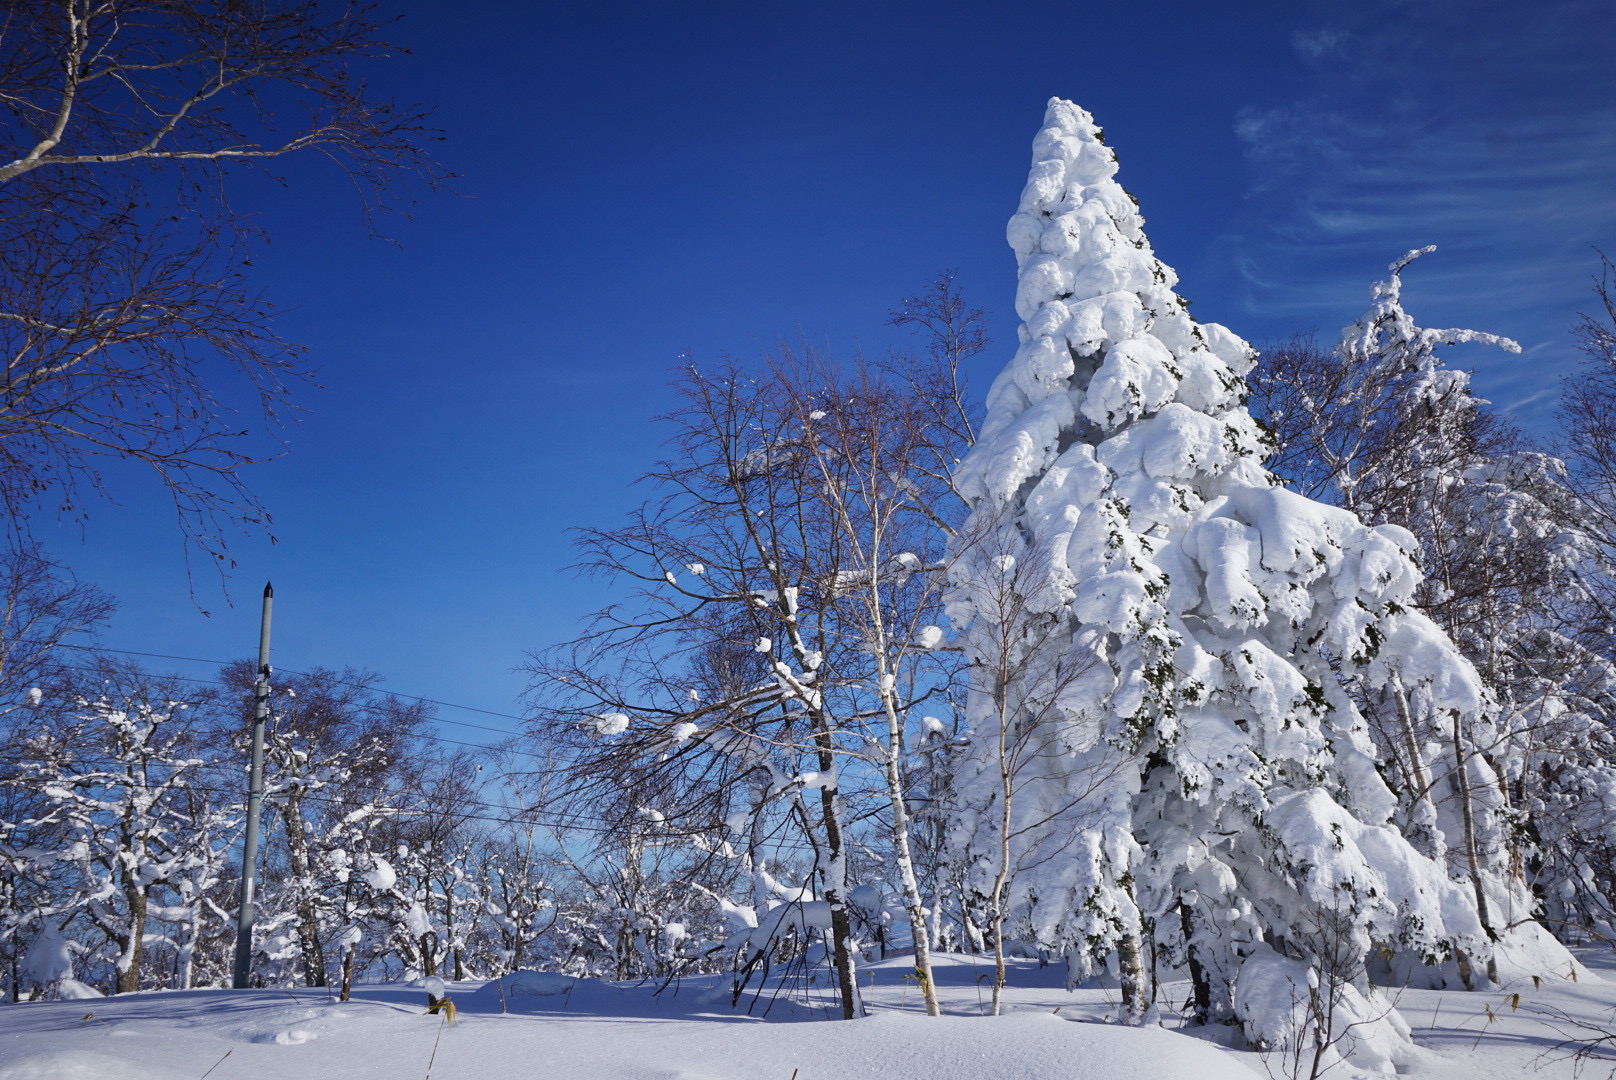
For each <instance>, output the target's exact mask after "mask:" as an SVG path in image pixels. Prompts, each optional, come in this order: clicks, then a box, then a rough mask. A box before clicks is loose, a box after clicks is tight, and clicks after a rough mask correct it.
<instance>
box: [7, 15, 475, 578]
mask: <svg viewBox="0 0 1616 1080" xmlns="http://www.w3.org/2000/svg"><path fill="white" fill-rule="evenodd" d="M383 24H384V20H383V19H382V18H381V17H380V16H379V15H378V14H377V12H376V11H375V9H374V8H372V7H367V6H345V7H339V8H336V9H333V10H324V9H321V8H320V7H319V6H317V5H316V4H314V3H296V4H284V5H283V4H278V3H267V2H257V0H254V2H248V3H235V2H226V0H59V2H45V0H29V2H24V3H18V4H12V5H10V6H9V7H8V9H7V13H6V16H5V20H4V22H3V23H0V140H3V142H4V144H5V145H6V146H7V147H8V148H9V149H7V150H5V151H0V158H5V159H7V160H6V163H5V164H0V355H3V356H4V358H5V370H4V372H3V373H0V509H3V511H4V513H5V514H6V515H7V516H8V517H9V518H10V520H11V523H12V526H13V529H14V531H16V532H17V533H19V534H23V535H25V534H26V531H27V526H26V522H27V517H28V516H29V514H30V513H32V512H33V511H34V510H36V509H38V508H40V507H41V506H42V505H43V506H44V508H45V509H47V510H55V511H57V512H58V513H60V514H62V515H64V516H69V517H73V516H79V517H82V515H83V513H84V508H83V506H82V504H81V502H80V499H81V498H82V493H83V492H85V491H86V489H88V491H90V492H94V493H99V494H106V493H107V491H108V487H109V476H108V469H109V468H112V467H113V463H114V462H119V461H123V462H130V461H132V462H136V463H138V464H139V465H142V466H145V467H146V468H148V469H149V470H150V471H151V472H152V473H153V474H154V475H155V476H156V478H157V481H158V483H159V484H160V485H161V486H162V487H163V488H164V489H165V490H166V492H167V493H168V495H169V497H170V498H171V499H172V502H173V506H174V510H175V514H176V517H177V520H178V524H179V528H180V530H181V532H182V534H183V536H184V537H185V539H186V541H187V545H186V550H187V552H188V553H189V552H190V551H191V550H193V549H197V550H201V551H202V552H204V553H206V554H207V555H208V556H209V557H211V558H212V559H214V560H216V561H217V562H218V563H219V564H220V565H221V566H222V565H225V564H227V563H228V554H227V551H226V544H225V536H226V533H227V532H228V531H229V529H228V527H229V526H241V527H263V526H267V524H268V515H267V513H266V512H265V510H264V508H263V507H262V505H261V504H260V503H259V501H258V499H257V498H256V497H255V496H254V495H253V494H252V493H251V491H250V490H249V489H248V488H247V486H246V485H245V482H244V480H243V477H242V474H241V471H242V468H243V466H246V465H248V464H250V463H252V462H254V461H258V460H261V459H262V455H261V454H260V453H258V452H256V451H255V450H254V449H252V447H253V445H254V444H253V443H252V442H251V440H250V439H248V438H247V437H248V435H249V432H248V431H245V430H243V428H244V427H248V426H250V425H245V424H243V423H242V421H241V420H240V419H239V418H237V417H235V416H234V415H233V414H234V413H235V411H236V407H237V406H238V405H241V404H243V403H244V402H245V403H247V404H248V407H250V408H252V409H253V410H255V411H257V412H258V413H260V415H261V417H262V419H263V420H264V421H265V422H266V424H267V426H268V428H269V429H270V430H271V432H273V431H274V429H275V428H277V427H278V425H279V424H280V423H281V422H282V420H283V413H284V411H285V410H286V409H287V408H288V407H289V406H290V405H291V391H292V388H293V386H294V385H295V384H297V383H299V382H302V381H306V379H307V377H308V373H307V372H306V370H305V369H304V368H303V366H302V364H301V361H300V359H299V356H300V351H301V350H300V349H298V348H297V347H296V346H293V345H289V344H288V343H286V342H284V341H282V340H281V339H280V338H279V337H278V336H277V335H276V333H275V331H274V329H273V327H272V326H271V321H270V316H271V311H272V309H271V307H270V305H269V304H268V303H266V302H265V301H263V300H262V299H260V298H259V297H258V296H256V295H255V294H254V293H253V292H251V291H250V290H249V289H248V287H247V285H246V283H245V280H244V273H245V271H246V268H247V267H249V266H250V263H251V260H250V257H249V255H250V250H249V248H250V242H251V241H252V240H253V239H254V238H255V237H256V235H257V229H256V227H255V226H254V225H253V224H252V223H251V222H249V221H248V220H247V219H245V218H243V217H241V216H240V215H238V214H237V213H236V212H235V210H234V209H233V207H232V206H231V204H230V203H229V201H228V200H227V198H226V195H225V186H224V181H225V173H226V171H227V168H228V167H230V166H258V167H264V166H267V165H269V164H271V163H273V162H274V161H275V160H276V159H277V158H280V157H282V156H284V155H287V154H293V153H300V152H310V153H318V154H323V155H324V156H326V157H327V158H329V159H331V160H332V161H334V162H335V163H336V164H337V165H338V166H339V167H341V168H342V169H343V170H344V171H345V172H346V173H347V174H348V176H349V177H350V178H351V179H352V180H353V182H354V186H355V187H356V189H357V190H358V191H359V193H360V195H361V198H362V199H363V201H364V205H365V209H366V213H367V216H368V215H369V213H370V211H371V210H372V209H376V208H384V207H387V206H389V205H397V204H398V201H399V200H398V198H397V197H399V196H402V197H404V198H408V196H409V190H408V188H407V186H406V184H405V181H407V180H408V179H410V178H418V179H419V180H420V181H422V182H424V183H425V184H426V185H427V186H428V187H436V186H438V185H439V184H440V183H441V181H442V180H443V179H444V177H445V174H444V173H443V172H442V171H441V170H440V169H439V168H438V167H437V166H436V165H435V164H434V163H433V162H432V160H431V159H430V157H429V156H428V155H427V154H426V152H425V150H424V149H423V143H424V142H425V141H426V140H428V139H430V138H431V137H432V134H431V132H430V131H429V129H427V128H426V127H425V125H424V116H423V114H422V113H421V111H420V110H418V109H397V108H395V107H394V106H393V105H392V104H391V103H389V102H387V101H384V100H381V99H378V98H376V97H374V96H373V95H372V94H371V93H370V91H369V90H368V89H367V87H366V85H365V83H364V82H363V80H362V79H361V78H360V76H359V75H358V74H357V72H355V71H354V70H353V66H352V65H354V64H355V63H356V62H363V61H365V60H368V59H372V58H379V57H382V56H385V55H386V54H388V53H389V52H396V51H398V50H397V48H396V47H395V46H392V45H389V44H388V43H387V42H386V41H384V40H383V39H382V38H381V37H380V32H381V28H382V26H383Z"/></svg>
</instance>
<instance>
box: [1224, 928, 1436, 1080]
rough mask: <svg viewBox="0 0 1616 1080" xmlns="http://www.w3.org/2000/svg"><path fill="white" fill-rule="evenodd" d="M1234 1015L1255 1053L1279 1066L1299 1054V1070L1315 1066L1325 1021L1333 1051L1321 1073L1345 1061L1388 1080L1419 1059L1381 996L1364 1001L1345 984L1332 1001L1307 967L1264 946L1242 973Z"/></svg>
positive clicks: (1326, 1055) (1404, 1029)
mask: <svg viewBox="0 0 1616 1080" xmlns="http://www.w3.org/2000/svg"><path fill="white" fill-rule="evenodd" d="M1332 996H1333V997H1334V998H1335V1000H1334V1001H1333V1002H1332V1001H1331V1000H1330V999H1331V997H1332ZM1234 1012H1235V1016H1236V1017H1237V1018H1238V1019H1239V1021H1240V1026H1241V1028H1242V1030H1244V1032H1245V1035H1246V1038H1247V1039H1248V1040H1249V1041H1250V1042H1251V1045H1252V1046H1254V1047H1256V1048H1257V1049H1258V1050H1260V1051H1264V1052H1274V1053H1277V1054H1279V1055H1280V1056H1281V1057H1282V1058H1283V1057H1289V1056H1290V1055H1292V1054H1295V1053H1298V1052H1299V1053H1300V1055H1301V1061H1302V1068H1303V1069H1304V1070H1309V1069H1311V1066H1312V1061H1313V1054H1314V1046H1315V1045H1316V1039H1317V1036H1318V1032H1319V1027H1320V1024H1319V1022H1318V1020H1319V1017H1320V1015H1321V1014H1322V1015H1323V1016H1325V1017H1327V1020H1326V1023H1325V1024H1324V1029H1325V1038H1326V1040H1327V1041H1328V1042H1329V1044H1330V1045H1328V1046H1326V1047H1325V1049H1324V1053H1323V1057H1322V1060H1321V1061H1320V1062H1319V1064H1320V1068H1321V1069H1329V1068H1331V1067H1333V1066H1334V1065H1336V1064H1339V1063H1340V1062H1342V1061H1346V1062H1348V1063H1350V1064H1351V1065H1353V1066H1356V1067H1357V1068H1359V1069H1362V1070H1364V1071H1365V1072H1370V1073H1383V1074H1388V1075H1390V1074H1395V1073H1396V1072H1397V1067H1398V1065H1406V1064H1409V1063H1411V1062H1412V1061H1414V1060H1415V1059H1416V1057H1417V1055H1418V1050H1417V1049H1416V1048H1415V1046H1414V1040H1413V1038H1412V1037H1411V1035H1410V1031H1409V1026H1408V1024H1407V1023H1406V1022H1405V1021H1404V1020H1403V1018H1402V1017H1401V1016H1399V1015H1398V1013H1397V1010H1396V1009H1395V1008H1393V1007H1392V1004H1391V1003H1390V1002H1389V1001H1387V1000H1386V999H1385V998H1383V997H1382V996H1381V994H1380V993H1379V991H1376V990H1371V991H1370V992H1369V996H1368V997H1367V998H1366V997H1365V996H1364V995H1363V994H1362V993H1360V992H1359V990H1358V988H1357V987H1355V986H1353V985H1352V984H1351V983H1350V982H1343V983H1341V984H1340V985H1338V986H1337V987H1336V988H1335V990H1334V993H1333V994H1332V992H1331V989H1330V987H1329V986H1328V985H1321V983H1320V980H1319V978H1318V976H1317V975H1316V974H1315V973H1314V972H1313V970H1312V969H1310V968H1309V967H1308V965H1307V964H1305V963H1303V962H1301V961H1300V960H1292V959H1290V958H1289V957H1286V956H1281V955H1280V954H1279V953H1277V952H1275V951H1274V950H1273V949H1271V948H1268V947H1267V946H1262V947H1260V948H1259V949H1258V950H1257V951H1256V952H1254V953H1253V954H1252V955H1251V956H1249V957H1247V958H1246V961H1245V963H1243V964H1241V965H1240V974H1239V976H1238V977H1237V978H1236V980H1235V989H1234Z"/></svg>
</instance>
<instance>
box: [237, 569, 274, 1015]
mask: <svg viewBox="0 0 1616 1080" xmlns="http://www.w3.org/2000/svg"><path fill="white" fill-rule="evenodd" d="M274 604H275V589H274V586H273V585H270V584H266V585H265V586H264V617H263V622H261V623H260V624H259V627H258V682H257V684H256V686H255V687H254V689H253V728H252V766H251V771H250V772H249V774H248V778H247V838H246V840H245V842H244V843H243V844H242V847H241V907H240V908H239V909H238V910H237V912H236V970H235V976H234V978H233V979H232V980H231V983H230V984H231V985H232V986H233V987H235V988H236V989H237V990H245V989H247V977H248V976H249V975H250V974H251V973H252V951H253V939H252V935H253V878H254V876H255V875H256V874H257V872H258V818H259V815H260V814H261V813H262V812H263V808H264V726H265V724H267V723H268V722H269V611H270V608H271V607H273V606H274Z"/></svg>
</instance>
